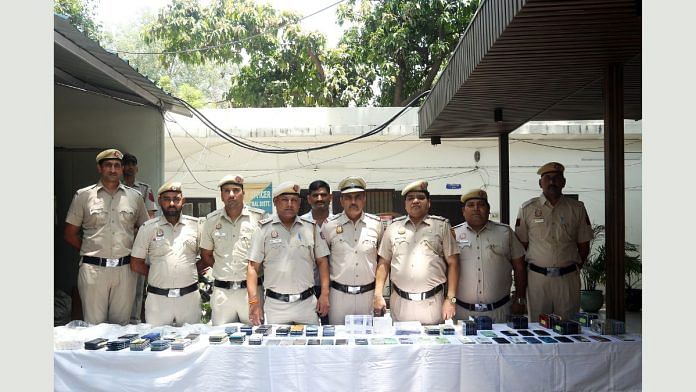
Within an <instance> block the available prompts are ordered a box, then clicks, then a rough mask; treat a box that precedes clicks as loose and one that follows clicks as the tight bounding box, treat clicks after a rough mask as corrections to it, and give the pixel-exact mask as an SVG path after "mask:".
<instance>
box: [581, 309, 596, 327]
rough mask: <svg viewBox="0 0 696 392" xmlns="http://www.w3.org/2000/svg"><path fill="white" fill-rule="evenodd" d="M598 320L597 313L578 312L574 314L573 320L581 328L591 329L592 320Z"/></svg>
mask: <svg viewBox="0 0 696 392" xmlns="http://www.w3.org/2000/svg"><path fill="white" fill-rule="evenodd" d="M598 318H599V315H598V314H597V313H587V312H578V313H576V314H575V320H576V321H577V322H579V323H580V325H582V326H583V327H591V326H592V320H596V319H598Z"/></svg>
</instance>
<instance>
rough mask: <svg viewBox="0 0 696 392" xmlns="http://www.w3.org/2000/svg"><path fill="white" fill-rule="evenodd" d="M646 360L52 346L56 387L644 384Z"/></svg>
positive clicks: (545, 352) (571, 387) (455, 349)
mask: <svg viewBox="0 0 696 392" xmlns="http://www.w3.org/2000/svg"><path fill="white" fill-rule="evenodd" d="M530 327H531V325H530ZM534 328H536V326H535V327H534ZM494 329H496V330H500V329H507V328H506V327H505V326H504V325H497V324H496V325H495V326H494ZM457 333H460V332H459V331H458V332H457ZM586 333H587V332H586ZM337 335H339V334H338V333H337ZM337 337H338V338H340V337H341V336H337ZM285 339H290V338H285ZM641 359H642V356H641V341H640V339H638V340H637V341H618V340H615V341H612V342H610V343H602V342H592V343H572V344H571V343H557V344H546V343H545V344H505V345H501V344H488V345H484V344H470V345H464V344H443V345H439V344H427V345H426V344H409V345H407V344H397V345H367V346H358V345H355V344H354V343H353V341H352V340H351V342H350V344H349V345H345V346H321V345H318V346H266V345H261V346H250V345H248V344H247V343H245V344H244V345H232V344H230V343H224V344H221V345H211V344H209V343H208V338H207V336H206V335H202V336H201V341H200V342H197V343H195V344H192V345H191V346H189V347H187V348H186V349H185V350H184V351H171V350H167V351H162V352H151V351H149V350H147V351H142V352H136V351H130V350H128V349H126V350H122V351H113V352H111V351H106V350H104V349H102V350H98V351H86V350H84V349H78V350H56V351H55V352H54V372H55V376H54V386H55V389H56V390H57V391H102V390H103V391H114V390H118V391H143V390H147V391H150V390H176V391H182V390H198V391H209V390H210V391H212V390H221V391H222V390H225V391H226V390H233V391H234V390H255V391H360V390H365V391H462V390H476V391H587V390H592V391H639V390H641Z"/></svg>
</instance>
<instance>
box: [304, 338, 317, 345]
mask: <svg viewBox="0 0 696 392" xmlns="http://www.w3.org/2000/svg"><path fill="white" fill-rule="evenodd" d="M307 345H308V346H318V345H319V339H307Z"/></svg>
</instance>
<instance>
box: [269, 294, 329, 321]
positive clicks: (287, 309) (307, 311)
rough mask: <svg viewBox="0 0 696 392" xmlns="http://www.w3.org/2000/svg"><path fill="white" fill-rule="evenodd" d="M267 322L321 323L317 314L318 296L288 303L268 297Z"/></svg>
mask: <svg viewBox="0 0 696 392" xmlns="http://www.w3.org/2000/svg"><path fill="white" fill-rule="evenodd" d="M264 311H265V313H266V321H265V324H312V325H319V315H317V298H316V297H315V296H313V295H312V296H310V297H309V298H307V299H305V300H302V301H296V302H292V303H288V302H285V301H279V300H277V299H274V298H270V297H266V302H265V304H264Z"/></svg>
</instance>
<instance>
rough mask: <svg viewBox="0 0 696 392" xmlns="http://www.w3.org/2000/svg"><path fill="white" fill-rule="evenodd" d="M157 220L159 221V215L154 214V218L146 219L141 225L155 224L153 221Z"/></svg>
mask: <svg viewBox="0 0 696 392" xmlns="http://www.w3.org/2000/svg"><path fill="white" fill-rule="evenodd" d="M157 221H159V216H156V217H154V218H151V219H148V220H146V221H145V223H143V226H149V225H152V224H155V223H157Z"/></svg>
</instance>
